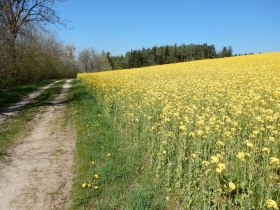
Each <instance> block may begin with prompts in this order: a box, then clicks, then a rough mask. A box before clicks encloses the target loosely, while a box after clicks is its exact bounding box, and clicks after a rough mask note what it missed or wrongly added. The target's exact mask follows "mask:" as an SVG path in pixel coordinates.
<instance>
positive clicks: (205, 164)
mask: <svg viewBox="0 0 280 210" xmlns="http://www.w3.org/2000/svg"><path fill="white" fill-rule="evenodd" d="M209 164H210V163H209V161H207V160H204V161H202V165H204V166H208V165H209Z"/></svg>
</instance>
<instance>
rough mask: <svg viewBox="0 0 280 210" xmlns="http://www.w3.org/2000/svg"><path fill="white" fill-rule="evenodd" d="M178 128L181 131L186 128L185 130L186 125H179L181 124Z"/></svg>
mask: <svg viewBox="0 0 280 210" xmlns="http://www.w3.org/2000/svg"><path fill="white" fill-rule="evenodd" d="M179 129H180V130H182V131H186V130H187V128H186V126H184V125H181V126H180V127H179Z"/></svg>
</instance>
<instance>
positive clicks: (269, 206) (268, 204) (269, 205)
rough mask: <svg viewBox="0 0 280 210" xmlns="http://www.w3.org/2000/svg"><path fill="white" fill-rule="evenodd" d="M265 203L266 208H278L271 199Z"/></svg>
mask: <svg viewBox="0 0 280 210" xmlns="http://www.w3.org/2000/svg"><path fill="white" fill-rule="evenodd" d="M265 205H266V207H267V208H270V209H279V207H278V205H277V203H276V202H275V201H274V200H272V199H268V200H266V202H265Z"/></svg>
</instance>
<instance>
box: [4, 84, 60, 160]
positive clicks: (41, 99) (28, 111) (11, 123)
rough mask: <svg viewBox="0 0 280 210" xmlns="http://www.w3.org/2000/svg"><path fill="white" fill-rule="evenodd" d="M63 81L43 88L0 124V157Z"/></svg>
mask: <svg viewBox="0 0 280 210" xmlns="http://www.w3.org/2000/svg"><path fill="white" fill-rule="evenodd" d="M62 84H63V82H59V83H57V84H56V85H54V86H52V87H51V88H49V89H47V90H45V91H44V92H43V93H42V94H41V95H40V96H38V97H37V98H36V99H35V100H34V101H33V102H32V103H30V104H28V105H27V106H25V107H23V108H22V110H21V111H20V112H19V113H18V114H17V115H16V116H14V117H13V118H12V119H11V120H8V121H7V122H6V123H5V124H3V125H1V126H0V158H3V157H4V156H5V155H6V154H7V149H8V148H9V146H10V145H11V144H12V143H13V142H14V140H15V139H16V137H17V136H18V135H19V134H20V133H22V132H24V131H25V130H26V129H27V122H28V121H30V120H32V116H33V115H34V113H36V111H38V109H39V108H40V107H42V106H45V105H48V103H49V102H50V101H51V100H52V99H53V98H54V97H55V95H56V94H58V93H59V92H60V90H61V87H62Z"/></svg>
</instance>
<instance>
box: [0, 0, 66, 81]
mask: <svg viewBox="0 0 280 210" xmlns="http://www.w3.org/2000/svg"><path fill="white" fill-rule="evenodd" d="M63 1H64V0H0V28H1V31H4V34H5V37H4V43H5V44H6V45H7V46H8V47H7V49H8V50H9V53H10V58H11V59H12V63H16V41H17V39H18V37H19V35H23V36H24V35H26V32H27V31H28V30H29V29H30V28H31V27H40V28H41V29H44V26H45V25H47V24H57V23H58V24H63V25H65V24H64V23H63V21H62V20H61V18H60V17H59V16H58V15H57V13H56V11H55V10H54V5H55V3H56V2H63ZM2 42H3V41H2ZM13 73H14V75H13V76H14V77H16V76H17V73H18V72H17V70H16V68H15V66H14V67H13Z"/></svg>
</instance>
